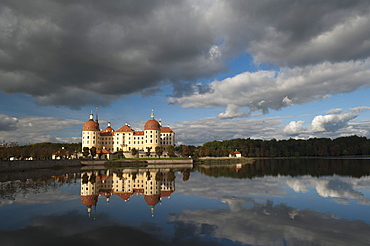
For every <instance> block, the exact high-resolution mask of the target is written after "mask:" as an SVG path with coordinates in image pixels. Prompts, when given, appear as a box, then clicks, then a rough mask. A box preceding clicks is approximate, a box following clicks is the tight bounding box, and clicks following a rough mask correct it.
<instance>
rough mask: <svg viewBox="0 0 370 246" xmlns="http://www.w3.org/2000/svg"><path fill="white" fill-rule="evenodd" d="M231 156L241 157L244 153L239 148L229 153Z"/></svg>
mask: <svg viewBox="0 0 370 246" xmlns="http://www.w3.org/2000/svg"><path fill="white" fill-rule="evenodd" d="M229 157H236V158H240V157H242V154H241V153H240V152H239V151H238V150H235V151H234V153H233V154H230V155H229Z"/></svg>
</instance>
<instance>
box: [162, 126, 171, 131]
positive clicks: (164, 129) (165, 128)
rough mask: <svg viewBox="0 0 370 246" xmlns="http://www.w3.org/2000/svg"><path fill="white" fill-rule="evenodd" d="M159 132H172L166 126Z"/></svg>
mask: <svg viewBox="0 0 370 246" xmlns="http://www.w3.org/2000/svg"><path fill="white" fill-rule="evenodd" d="M161 132H173V131H172V129H171V128H170V127H168V126H162V127H161Z"/></svg>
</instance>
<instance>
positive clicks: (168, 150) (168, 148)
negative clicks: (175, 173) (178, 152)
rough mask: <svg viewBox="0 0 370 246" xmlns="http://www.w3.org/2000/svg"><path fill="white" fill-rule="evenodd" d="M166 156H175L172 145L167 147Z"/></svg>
mask: <svg viewBox="0 0 370 246" xmlns="http://www.w3.org/2000/svg"><path fill="white" fill-rule="evenodd" d="M167 155H168V156H170V157H171V156H174V155H175V148H174V147H173V145H168V147H167Z"/></svg>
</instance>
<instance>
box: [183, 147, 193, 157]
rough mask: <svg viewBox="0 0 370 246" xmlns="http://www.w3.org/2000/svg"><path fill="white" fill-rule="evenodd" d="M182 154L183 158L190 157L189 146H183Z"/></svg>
mask: <svg viewBox="0 0 370 246" xmlns="http://www.w3.org/2000/svg"><path fill="white" fill-rule="evenodd" d="M181 154H182V155H183V156H190V154H191V153H190V149H189V146H187V145H182V146H181Z"/></svg>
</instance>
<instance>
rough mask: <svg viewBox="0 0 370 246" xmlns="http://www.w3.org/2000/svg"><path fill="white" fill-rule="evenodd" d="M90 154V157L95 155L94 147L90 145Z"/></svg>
mask: <svg viewBox="0 0 370 246" xmlns="http://www.w3.org/2000/svg"><path fill="white" fill-rule="evenodd" d="M90 154H91V157H92V158H94V157H95V156H96V147H91V149H90Z"/></svg>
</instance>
